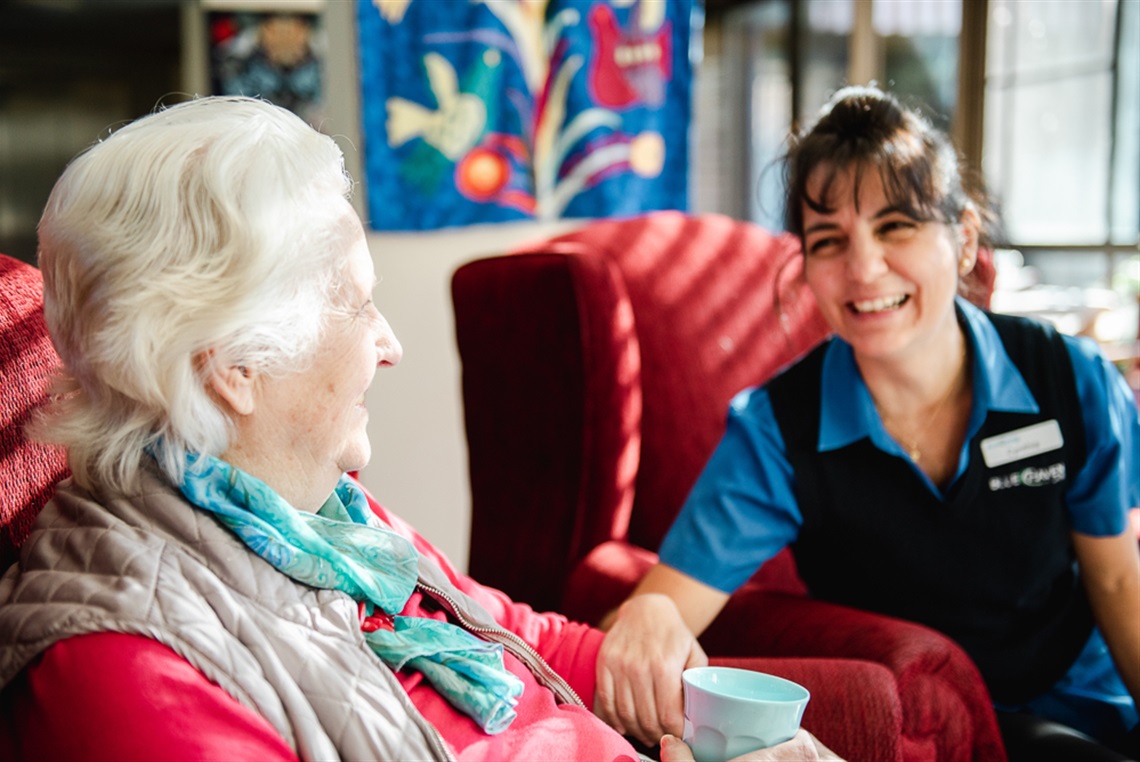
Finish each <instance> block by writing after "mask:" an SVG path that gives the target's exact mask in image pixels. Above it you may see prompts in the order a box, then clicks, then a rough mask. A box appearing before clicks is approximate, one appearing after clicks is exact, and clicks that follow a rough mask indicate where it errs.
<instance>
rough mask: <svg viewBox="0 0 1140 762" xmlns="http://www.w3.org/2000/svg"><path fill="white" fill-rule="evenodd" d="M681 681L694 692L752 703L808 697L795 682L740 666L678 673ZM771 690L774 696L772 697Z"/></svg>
mask: <svg viewBox="0 0 1140 762" xmlns="http://www.w3.org/2000/svg"><path fill="white" fill-rule="evenodd" d="M681 680H682V681H683V682H684V683H685V684H686V685H687V686H689V687H690V688H693V689H695V690H699V691H704V692H705V693H711V694H714V695H717V696H721V697H724V698H728V699H733V700H735V701H744V702H748V703H754V704H798V703H800V702H804V701H807V700H808V699H810V698H811V692H810V691H809V690H808V689H807V688H805V687H803V686H802V685H800V684H799V683H797V682H794V681H792V680H788V679H787V678H783V677H779V676H777V675H772V674H769V673H767V672H759V671H756V670H751V669H744V668H742V667H714V666H709V667H691V668H689V669H686V670H685V671H684V672H682V673H681ZM773 688H775V689H776V691H778V692H779V693H778V694H777V695H772V693H773V690H772V689H773ZM761 692H763V695H758V694H760V693H761Z"/></svg>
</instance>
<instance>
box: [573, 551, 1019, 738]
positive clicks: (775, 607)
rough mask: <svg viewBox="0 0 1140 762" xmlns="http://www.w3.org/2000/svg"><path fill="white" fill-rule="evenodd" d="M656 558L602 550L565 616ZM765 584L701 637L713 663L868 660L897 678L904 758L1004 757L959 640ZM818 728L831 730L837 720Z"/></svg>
mask: <svg viewBox="0 0 1140 762" xmlns="http://www.w3.org/2000/svg"><path fill="white" fill-rule="evenodd" d="M656 561H657V555H656V554H655V553H652V552H650V551H648V550H645V549H644V548H640V547H637V546H635V545H630V544H629V543H625V542H620V541H612V542H607V543H603V544H602V545H599V546H598V547H596V548H594V550H593V551H592V552H591V553H590V554H589V555H588V556H587V557H586V558H585V559H584V560H583V561H582V562H581V563H580V564H579V565H578V566H577V567H576V568H575V570H574V572H573V573H572V574H571V575H570V578H569V581H568V585H567V589H566V596H565V599H564V601H563V605H562V610H563V611H564V612H565V613H567V614H568V615H569V616H572V617H574V618H577V619H583V620H585V621H592V622H596V621H598V620H599V619H600V618H601V616H602V615H603V614H605V613H606V612H607V611H609V610H610V609H612V608H613V607H615V606H617V605H619V604H620V603H621V602H622V601H623V600H624V599H625V597H626V596H627V595H628V594H629V593H630V592H631V591H632V590H633V588H634V586H635V585H636V584H637V582H638V580H639V579H641V577H642V576H643V575H644V574H645V572H646V571H648V569H649V567H651V566H652V565H653V564H654V563H656ZM762 584H763V582H762V581H753V582H750V583H749V584H748V585H746V586H745V587H744V588H742V589H741V590H739V591H737V593H736V595H734V596H733V598H732V599H731V600H730V601H729V604H728V605H727V606H726V607H725V610H724V611H723V612H721V614H720V616H719V617H717V619H716V621H714V622H713V624H712V625H711V626H710V627H709V629H708V630H707V631H706V632H705V633H704V634H703V635H702V636H701V644H702V646H703V647H704V648H705V651H706V652H707V653H708V654H709V655H710V657H712V656H715V657H757V656H762V657H764V658H773V657H775V658H779V659H786V660H787V661H788V662H789V663H794V662H796V661H802V662H804V663H807V664H810V663H812V662H814V661H816V660H818V659H829V658H835V657H843V658H844V659H849V660H855V661H865V662H871V663H873V664H876V665H879V666H880V667H881V668H883V669H885V670H887V671H888V672H889V673H890V674H891V676H892V678H891V679H892V681H893V684H894V687H893V692H894V694H895V696H896V697H897V700H899V701H900V702H901V706H902V707H903V709H902V720H901V723H902V739H901V740H900V741H899V744H901V748H902V749H903V752H904V758H906V759H931V760H934V759H938V760H942V759H963V760H969V759H973V760H1001V759H1004V758H1005V757H1004V751H1003V747H1002V745H1001V740H1000V736H999V734H998V729H997V724H996V721H995V719H994V715H993V711H992V709H991V706H992V702H991V700H990V696H989V693H988V691H987V690H986V687H985V684H984V683H983V682H982V678H981V675H980V674H979V673H978V671H977V668H976V667H975V666H974V664H973V662H972V661H970V659H969V657H967V656H966V654H965V652H963V651H962V650H961V649H960V648H959V647H958V646H957V645H956V644H955V643H954V642H953V641H951V640H950V639H948V638H946V637H945V636H943V635H941V634H939V633H937V632H934V631H933V630H930V629H928V628H926V627H923V626H921V625H918V624H914V623H912V622H906V621H902V620H899V619H894V618H891V617H886V616H882V615H879V614H873V613H870V612H866V611H859V610H856V609H851V608H847V607H844V606H837V605H834V604H830V603H825V602H823V601H816V600H812V599H810V598H806V597H803V596H801V595H797V594H788V593H783V592H774V591H772V590H770V589H765V588H763V587H762V586H761V585H762ZM761 671H766V670H761ZM783 676H785V677H789V679H793V680H794V679H796V678H795V677H791V676H790V675H783ZM810 689H811V688H810V686H809V690H810ZM850 689H851V690H854V691H856V693H857V692H858V688H850ZM819 703H823V701H822V700H821V701H820V702H819ZM854 704H856V705H857V704H858V701H855V702H854ZM836 711H841V712H849V711H852V710H851V709H850V708H847V709H837V710H836ZM805 722H806V720H805ZM839 724H840V726H844V724H843V722H840V723H839ZM808 727H809V729H811V728H810V726H808ZM819 727H821V728H822V727H827V728H828V729H829V731H830V730H831V729H832V726H831V720H828V721H827V722H821V723H820V725H819ZM825 743H826V741H825ZM829 745H830V744H829ZM837 751H838V750H837ZM849 758H850V759H862V758H863V757H861V756H852V757H849ZM875 758H883V757H875Z"/></svg>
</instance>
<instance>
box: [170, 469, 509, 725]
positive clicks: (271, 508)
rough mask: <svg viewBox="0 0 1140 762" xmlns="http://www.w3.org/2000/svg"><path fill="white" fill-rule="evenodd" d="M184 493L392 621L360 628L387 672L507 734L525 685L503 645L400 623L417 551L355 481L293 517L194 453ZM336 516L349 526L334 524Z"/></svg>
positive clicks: (255, 485)
mask: <svg viewBox="0 0 1140 762" xmlns="http://www.w3.org/2000/svg"><path fill="white" fill-rule="evenodd" d="M181 490H182V494H183V495H185V496H186V499H188V500H189V501H190V502H191V503H193V504H194V505H196V506H197V507H199V508H201V509H203V510H206V511H209V512H211V513H213V514H215V515H216V516H217V517H218V518H219V519H220V520H221V521H222V523H224V524H225V525H226V526H227V527H229V528H230V529H231V530H233V532H234V533H235V534H237V536H238V537H240V538H241V540H242V542H244V543H245V544H246V545H247V546H248V547H249V548H250V550H252V551H253V552H255V553H257V554H258V555H259V556H261V557H262V558H264V559H265V560H266V561H268V562H269V563H271V564H273V566H274V567H276V568H277V569H278V570H279V571H281V572H282V573H284V574H286V575H288V576H289V577H291V578H292V579H295V580H297V581H298V582H303V583H304V584H306V585H311V586H313V587H319V588H324V589H335V590H340V591H343V592H345V593H347V594H348V595H350V596H352V598H353V599H354V600H356V601H358V602H360V604H361V610H362V612H363V613H364V614H365V615H366V616H367V617H370V618H371V617H373V614H374V611H375V609H380V610H381V611H382V612H383V613H384V614H387V615H389V616H388V617H383V616H382V617H380V621H383V622H387V621H389V620H390V621H391V627H390V628H389V627H387V626H381V627H378V628H377V627H371V628H370V627H364V628H362V629H364V630H365V632H364V637H365V639H366V640H367V642H368V645H369V646H371V647H372V650H373V651H374V652H375V653H376V655H377V656H379V657H380V658H381V659H382V660H383V661H384V663H385V664H387V665H388V666H389V667H391V668H392V669H394V670H399V669H403V668H404V667H409V668H411V669H414V670H417V671H419V672H421V673H422V674H423V675H424V677H426V678H427V679H428V681H429V682H430V683H431V685H432V686H433V687H434V688H435V689H436V690H437V691H439V692H440V693H441V694H442V695H443V696H444V697H445V698H446V699H447V700H448V701H450V702H451V704H452V706H454V707H455V708H456V709H458V710H460V711H461V712H464V713H465V714H467V715H469V716H470V717H471V718H473V719H474V720H475V721H476V722H477V723H479V725H481V726H482V728H483V730H484V731H485V732H487V733H499V732H502V731H503V730H506V728H507V726H508V725H510V724H511V721H512V720H514V718H515V710H514V707H515V704H516V703H517V700H516V697H517V696H518V695H519V694H521V693H522V689H523V686H522V682H521V681H520V680H519V679H518V678H517V677H515V676H514V675H512V674H511V673H510V672H508V671H507V670H506V668H505V667H503V647H502V646H501V645H498V644H494V643H487V642H485V641H483V640H480V639H479V638H477V637H475V636H474V635H472V634H471V633H469V632H467V631H466V630H463V629H461V628H459V627H456V626H455V625H452V624H450V623H448V622H442V621H438V620H435V619H421V618H418V617H404V616H396V614H398V613H399V612H400V611H401V610H402V609H403V607H404V604H405V603H407V601H408V598H409V597H410V596H411V594H412V591H413V590H414V589H415V586H416V579H417V577H418V572H417V568H418V560H419V554H418V553H417V552H416V549H415V547H414V546H413V545H412V543H411V542H409V541H408V540H406V539H405V538H403V537H401V536H400V535H398V534H396V533H395V532H393V531H392V530H391V529H388V528H386V527H384V526H383V524H382V522H381V521H380V520H379V519H378V518H377V517H376V516H375V515H374V514H373V513H372V510H371V508H369V506H368V499H367V498H366V497H365V496H364V492H363V491H362V490H361V489H360V487H359V486H357V485H356V483H355V482H353V481H352V480H351V479H349V478H348V477H346V476H344V477H341V480H340V483H339V484H337V487H336V491H335V492H334V493H333V494H332V495H331V496H330V497H329V500H328V502H326V503H325V505H324V506H323V507H322V508H321V511H320V512H319V513H316V514H312V513H307V512H305V511H298V510H296V509H295V508H293V507H292V506H290V505H289V504H288V503H286V502H285V500H284V499H282V498H281V497H280V496H279V495H278V494H277V493H276V492H274V491H273V490H272V489H270V487H269V486H268V485H267V484H265V483H264V482H262V481H260V480H259V479H256V478H254V477H252V476H250V475H249V474H247V473H245V472H243V471H241V470H239V469H237V468H234V467H233V466H231V465H229V464H228V463H226V462H225V461H222V460H218V459H217V458H214V457H211V456H209V455H188V456H187V467H186V476H185V477H184V479H183V481H182V484H181ZM330 513H331V514H333V515H334V516H336V515H339V516H341V517H343V519H344V520H337V519H336V518H328V517H327V514H330ZM371 621H372V622H375V621H376V620H375V619H372V620H371ZM369 630H371V631H369Z"/></svg>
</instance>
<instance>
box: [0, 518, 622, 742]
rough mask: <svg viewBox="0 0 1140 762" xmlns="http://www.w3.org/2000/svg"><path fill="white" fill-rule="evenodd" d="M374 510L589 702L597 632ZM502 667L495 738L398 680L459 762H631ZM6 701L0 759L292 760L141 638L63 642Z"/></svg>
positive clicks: (590, 721)
mask: <svg viewBox="0 0 1140 762" xmlns="http://www.w3.org/2000/svg"><path fill="white" fill-rule="evenodd" d="M370 500H371V498H370ZM372 507H373V510H375V511H376V513H377V514H378V515H379V516H380V517H381V518H382V519H384V520H385V521H386V522H388V523H389V524H390V525H391V526H392V527H393V528H394V529H395V530H396V531H398V532H400V533H402V534H404V535H405V536H406V537H408V538H409V539H410V540H412V542H413V543H414V544H415V546H416V548H417V549H418V550H419V551H420V553H421V554H423V555H424V556H426V557H427V558H430V559H432V560H433V561H435V562H436V563H437V564H439V566H440V568H442V569H443V570H444V572H445V573H446V574H447V576H448V577H449V578H450V580H451V581H452V583H454V584H455V585H456V587H458V588H459V589H461V590H462V591H463V592H465V593H467V594H468V595H470V596H471V597H472V598H474V599H475V600H477V601H478V602H479V603H480V604H482V605H483V606H484V607H485V608H486V609H487V610H488V611H489V612H491V614H492V615H493V616H494V617H495V619H496V620H497V621H498V623H499V624H500V625H502V626H503V627H504V628H506V629H508V630H511V631H513V632H515V633H516V634H518V635H519V636H520V637H521V638H522V639H523V640H525V641H526V642H527V643H528V644H529V645H530V646H532V647H533V648H534V649H535V650H536V651H538V653H539V654H541V655H542V657H543V658H544V659H546V661H547V662H548V663H549V664H550V666H551V667H552V668H554V670H555V671H557V672H558V673H559V674H560V675H562V677H564V678H565V679H566V680H567V682H569V683H570V685H571V687H573V688H574V690H575V691H576V692H577V693H578V695H579V696H580V697H581V698H582V700H583V701H584V702H585V703H586V704H587V706H589V705H591V703H592V701H593V696H594V680H595V661H596V659H597V653H598V648H599V646H600V644H601V639H602V634H601V633H600V632H599V631H597V630H594V629H592V628H590V627H588V626H586V625H584V624H579V623H577V622H570V621H568V620H567V619H566V618H565V617H563V616H561V615H559V614H552V613H543V614H539V613H535V612H534V611H533V610H532V609H531V608H530V607H529V606H527V605H525V604H521V603H515V602H514V601H511V600H510V599H509V598H508V597H507V596H506V595H504V594H503V593H501V592H499V591H498V590H493V589H491V588H487V587H484V586H482V585H480V584H478V583H477V582H475V581H474V580H472V579H471V578H470V577H468V576H466V575H464V574H460V573H459V572H458V571H456V570H455V568H454V567H453V566H452V565H451V563H450V562H449V561H448V560H447V558H446V557H445V556H444V555H443V554H442V553H440V552H439V551H438V550H437V549H436V548H434V547H433V546H432V545H431V544H430V543H429V542H427V541H426V540H425V539H423V538H422V537H420V536H419V534H418V533H416V532H415V530H413V529H412V528H411V527H410V526H409V525H408V524H407V523H405V522H404V521H402V520H400V519H399V518H397V517H395V516H393V515H391V514H389V513H388V512H387V511H385V510H384V509H383V508H382V507H381V506H379V505H378V504H376V503H375V502H373V503H372ZM422 602H423V601H422V599H421V596H420V594H419V593H418V592H417V593H415V594H414V595H413V596H412V598H411V599H410V600H409V601H408V603H407V605H406V606H405V608H404V610H403V611H402V612H401V613H402V614H404V615H405V616H427V617H434V618H444V617H445V614H444V613H443V612H440V611H438V610H436V609H435V607H434V606H431V605H430V604H431V602H430V601H429V602H428V604H429V605H428V606H427V607H422V606H421V604H422ZM505 662H506V666H507V668H508V669H510V670H511V671H512V672H514V673H515V674H516V675H518V676H519V678H520V679H522V680H523V682H524V685H525V689H524V691H523V695H522V696H521V697H520V698H519V705H518V708H517V709H518V717H517V718H516V719H515V721H514V722H513V723H512V724H511V726H510V728H508V729H507V730H506V731H504V732H502V733H500V734H498V735H494V736H490V735H487V734H485V733H483V731H482V730H481V729H480V728H479V727H478V726H477V725H476V724H475V723H474V722H473V721H472V720H471V719H470V718H468V717H467V716H466V715H464V714H462V713H460V712H458V711H456V710H455V709H454V708H453V707H452V706H451V705H450V704H449V703H448V702H447V701H446V700H445V699H444V698H443V697H442V696H440V695H439V694H438V693H436V691H435V690H434V689H433V688H432V687H431V686H430V685H429V684H427V683H426V682H425V681H423V679H422V677H421V675H420V674H419V673H418V672H400V673H398V676H399V678H400V681H401V683H402V684H403V686H404V689H405V690H406V691H407V692H408V695H409V696H410V697H411V699H412V701H413V702H414V703H415V705H416V707H417V708H418V709H419V710H420V712H422V713H423V715H424V716H425V717H426V718H427V719H428V720H429V721H431V722H432V724H433V725H435V727H436V728H437V729H439V731H440V732H441V734H442V735H443V737H444V738H445V739H446V740H447V742H448V744H449V745H450V746H451V747H452V749H453V750H454V752H455V754H456V756H457V757H458V758H459V759H462V760H479V759H495V760H501V759H544V760H555V759H566V760H577V759H591V760H595V759H596V760H615V762H616V761H617V760H636V759H637V754H636V752H635V751H634V750H633V748H632V747H631V746H630V745H629V743H628V742H626V740H625V739H624V738H622V737H621V736H620V735H618V734H617V733H616V732H615V731H613V730H612V729H610V728H609V727H608V726H606V725H605V724H604V723H602V721H601V720H599V719H598V718H597V717H595V716H594V715H593V714H592V713H591V712H589V711H588V710H586V709H583V708H581V707H577V706H569V705H561V704H556V703H555V701H554V696H553V694H552V693H551V692H550V691H549V690H547V689H545V688H543V687H542V686H540V685H539V684H538V683H537V682H536V681H535V679H534V677H533V676H532V675H531V674H530V672H529V671H528V670H527V669H526V668H525V667H524V666H522V664H521V663H520V662H519V661H517V660H516V659H515V658H514V657H512V656H511V655H510V654H506V655H505ZM346 689H347V688H346ZM4 698H5V703H6V704H7V709H6V710H5V712H4V715H5V716H7V717H10V718H12V719H13V720H14V722H13V725H12V726H11V727H4V726H2V725H0V735H4V734H5V733H7V734H8V735H9V736H10V744H4V743H3V739H2V738H0V754H4V753H10V754H12V755H14V757H15V758H16V759H36V760H51V759H77V758H101V759H116V760H127V759H164V760H173V759H226V760H234V761H237V760H246V759H248V760H256V762H276V761H277V760H295V759H297V756H296V753H295V752H294V751H293V749H292V748H290V747H289V746H288V745H287V744H286V743H285V741H284V739H282V738H281V736H280V735H278V733H277V732H276V731H275V730H274V729H273V727H272V726H271V725H270V724H269V723H268V722H267V721H266V720H265V719H264V718H262V717H261V716H260V715H258V714H257V713H256V712H254V711H252V710H251V709H249V708H248V707H245V706H243V705H242V704H240V703H238V701H237V700H235V699H234V698H233V697H232V696H230V695H229V694H228V693H226V692H225V691H224V690H222V689H221V688H220V687H218V686H217V685H216V684H214V683H212V682H210V681H209V680H207V679H206V678H205V677H204V676H203V675H202V674H201V673H200V672H198V671H197V670H196V669H195V668H194V667H192V666H190V664H189V663H187V662H186V661H185V660H183V659H182V658H181V657H179V656H178V655H177V654H175V653H174V652H173V651H172V650H170V649H169V648H168V647H166V646H164V645H162V644H160V643H158V642H156V641H153V640H150V639H148V638H145V637H142V636H137V635H124V634H117V633H98V634H93V635H83V636H79V637H73V638H68V639H66V640H62V641H59V642H58V643H56V644H55V645H54V646H52V647H51V648H49V649H48V650H47V651H45V652H44V654H43V655H42V656H41V657H40V658H39V659H38V660H37V661H35V662H33V663H32V665H30V666H29V667H28V668H27V669H26V670H25V671H24V674H23V676H22V677H21V679H18V680H17V681H15V682H14V683H13V684H12V685H11V686H9V688H8V689H7V690H6V691H5V696H4Z"/></svg>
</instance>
